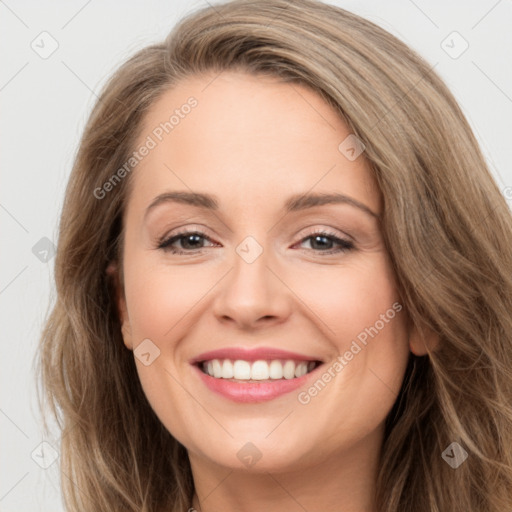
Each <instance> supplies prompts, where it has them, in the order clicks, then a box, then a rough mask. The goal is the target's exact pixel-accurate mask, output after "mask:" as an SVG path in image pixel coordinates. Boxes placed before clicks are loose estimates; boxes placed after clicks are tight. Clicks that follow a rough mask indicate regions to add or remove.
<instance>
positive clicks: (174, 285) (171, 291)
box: [126, 260, 211, 344]
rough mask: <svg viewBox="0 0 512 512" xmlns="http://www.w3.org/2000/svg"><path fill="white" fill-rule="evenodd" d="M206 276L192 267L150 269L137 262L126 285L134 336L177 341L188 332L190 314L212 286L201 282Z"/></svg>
mask: <svg viewBox="0 0 512 512" xmlns="http://www.w3.org/2000/svg"><path fill="white" fill-rule="evenodd" d="M127 266H128V265H127ZM202 274H204V273H199V272H197V270H196V271H194V270H193V269H192V267H191V266H190V267H184V266H183V267H174V268H171V267H170V266H169V267H167V268H166V267H165V266H164V267H162V266H157V265H154V266H147V265H141V264H138V262H137V261H136V260H135V261H134V263H133V265H131V268H130V275H129V278H128V279H127V286H126V299H127V303H128V311H129V317H130V323H131V327H132V332H133V334H134V335H136V336H138V337H139V338H140V337H141V336H142V339H143V338H150V339H151V338H153V337H154V338H155V339H163V338H164V337H166V335H167V336H171V338H174V337H176V334H177V333H179V332H181V331H183V330H184V329H186V328H187V327H188V322H187V314H188V313H190V312H191V311H192V310H193V308H194V307H195V306H197V305H198V304H199V302H200V301H201V298H203V297H204V295H205V293H206V292H207V291H208V289H209V287H211V285H208V282H203V281H202V280H201V275H202ZM171 333H172V335H171ZM168 339H170V338H168ZM139 341H140V340H139ZM135 344H137V338H136V339H135Z"/></svg>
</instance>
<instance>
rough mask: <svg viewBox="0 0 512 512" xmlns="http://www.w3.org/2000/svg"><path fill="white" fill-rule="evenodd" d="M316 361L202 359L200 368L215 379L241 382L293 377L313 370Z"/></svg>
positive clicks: (316, 363) (316, 364)
mask: <svg viewBox="0 0 512 512" xmlns="http://www.w3.org/2000/svg"><path fill="white" fill-rule="evenodd" d="M318 364H320V363H319V362H317V361H294V360H291V359H288V360H282V359H273V360H262V359H259V360H257V361H245V360H243V359H237V360H235V361H232V360H230V359H212V360H209V361H203V362H202V363H201V364H200V368H201V369H202V371H203V372H204V373H206V374H207V375H209V376H210V377H213V378H215V379H232V380H238V381H242V382H244V381H245V382H252V381H265V380H278V379H286V380H290V379H295V378H299V377H302V376H303V375H306V374H307V373H310V372H311V371H313V370H314V369H315V368H316V367H317V366H318Z"/></svg>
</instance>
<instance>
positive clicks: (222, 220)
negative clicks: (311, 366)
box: [110, 72, 426, 512]
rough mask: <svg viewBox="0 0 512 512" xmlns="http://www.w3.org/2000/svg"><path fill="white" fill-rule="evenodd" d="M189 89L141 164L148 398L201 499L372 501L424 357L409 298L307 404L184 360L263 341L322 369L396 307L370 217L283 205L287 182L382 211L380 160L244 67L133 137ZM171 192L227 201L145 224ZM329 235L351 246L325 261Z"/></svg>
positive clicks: (136, 203) (297, 98)
mask: <svg viewBox="0 0 512 512" xmlns="http://www.w3.org/2000/svg"><path fill="white" fill-rule="evenodd" d="M189 96H194V97H195V98H196V99H197V100H198V106H197V107H196V108H195V109H193V110H192V111H191V113H190V114H189V115H188V116H185V117H184V118H183V119H181V120H180V123H179V124H178V125H177V126H176V127H175V128H174V129H173V130H172V132H170V133H169V134H168V135H166V136H165V137H164V138H163V140H162V142H160V143H159V144H158V145H157V146H156V147H155V148H154V149H152V150H151V151H150V152H149V154H148V155H147V156H146V157H145V158H144V159H143V160H142V162H141V163H140V164H138V166H137V167H136V169H135V170H134V171H133V172H134V175H133V176H132V178H133V179H134V183H133V184H134V187H133V189H132V193H131V195H130V197H129V200H128V203H127V206H126V210H125V218H124V223H125V239H124V244H125V245H124V255H123V265H124V267H123V270H124V290H122V293H120V295H119V299H118V306H119V311H120V315H121V319H122V326H123V327H122V331H123V337H124V342H125V345H126V347H127V348H128V349H129V350H134V349H136V348H137V346H138V345H139V344H140V343H141V342H142V340H144V339H147V338H149V339H150V340H151V342H152V343H154V345H156V346H157V347H158V349H159V350H160V355H159V357H157V358H156V359H155V360H154V361H153V362H152V363H151V364H150V365H148V366H145V365H144V364H142V362H141V361H140V360H139V359H138V358H137V357H135V362H136V365H137V371H138V374H139V378H140V381H141V384H142V386H143V389H144V392H145V394H146V396H147V398H148V400H149V402H150V404H151V406H152V407H153V409H154V410H155V412H156V414H157V415H158V417H159V418H160V420H161V421H162V423H163V424H164V425H165V427H166V428H167V429H168V430H169V432H170V433H171V434H172V435H173V436H174V437H175V438H176V439H178V440H179V441H180V442H181V443H182V444H183V445H184V446H185V447H186V448H187V450H188V453H189V458H190V462H191V467H192V472H193V477H194V482H195V488H196V495H195V496H194V501H193V506H194V507H195V508H196V509H197V510H203V511H235V510H236V511H247V512H250V511H261V510H267V511H282V510H287V511H289V512H295V511H297V512H298V511H301V512H303V511H304V510H307V511H310V512H313V511H324V512H325V511H337V512H339V511H344V512H349V511H350V512H355V511H357V512H363V511H368V512H372V511H375V510H376V509H375V504H374V502H373V500H372V493H373V491H374V488H375V479H376V475H377V462H378V456H379V452H380V448H381V445H382V439H383V431H384V421H385V418H386V415H387V414H388V412H389V411H390V409H391V407H392V405H393V403H394V402H395V399H396V397H397V394H398V391H399V389H400V385H401V383H402V380H403V377H404V373H405V369H406V365H407V360H408V357H409V354H410V351H413V352H414V353H415V354H417V355H423V354H425V351H426V343H425V340H420V339H419V336H418V333H417V331H416V330H415V329H414V327H413V328H412V329H409V327H408V326H409V322H408V321H407V316H406V312H405V310H402V311H401V312H400V313H397V314H396V316H395V317H394V318H393V319H392V320H390V321H389V322H388V323H386V324H385V327H384V328H382V329H381V330H380V331H379V333H378V335H376V336H375V337H374V338H369V341H368V344H367V345H366V346H365V348H364V349H363V350H361V351H360V352H359V353H358V354H357V355H356V356H354V358H353V359H352V360H351V361H349V362H348V364H347V365H346V366H345V367H344V368H343V370H342V371H341V372H339V373H337V374H336V377H335V378H333V379H332V380H331V382H329V383H328V385H326V386H325V388H324V389H323V390H322V391H321V392H320V393H318V395H317V396H316V397H314V398H313V399H311V401H310V402H309V403H308V404H301V403H299V401H298V399H297V395H298V393H299V392H300V391H301V390H299V391H294V392H292V393H288V394H285V395H283V396H281V397H278V398H276V399H274V400H271V401H269V402H263V403H257V404H254V403H252V404H239V403H236V402H233V401H230V400H228V399H227V398H224V397H222V396H220V395H217V394H215V393H213V392H212V391H210V390H209V389H208V388H207V387H206V386H205V385H204V384H203V383H202V382H201V380H200V379H199V378H198V376H197V375H196V372H195V371H194V369H193V367H192V366H191V365H190V363H189V361H190V360H191V359H192V358H193V357H195V356H197V355H198V354H200V353H201V352H204V351H206V350H213V349H217V348H224V347H234V346H243V347H251V348H253V347H262V346H265V347H278V348H282V349H284V350H291V351H294V352H299V353H303V354H307V355H311V356H314V357H315V358H317V359H321V360H323V361H325V362H326V363H325V364H326V367H328V366H330V365H331V363H332V362H333V361H335V360H336V358H337V357H338V356H343V354H345V352H346V351H347V350H349V348H350V345H351V343H352V341H353V340H354V339H356V337H357V335H358V334H359V333H361V332H362V331H364V329H365V328H366V327H369V326H373V325H374V324H375V322H376V321H377V320H378V319H379V318H380V315H381V314H384V313H385V312H386V311H387V310H388V309H389V308H391V307H392V305H393V303H395V302H400V298H399V296H398V293H397V289H396V284H395V277H394V275H393V273H392V271H391V266H390V261H389V257H388V254H387V252H386V250H385V246H384V241H383V237H382V234H381V230H380V228H379V221H378V219H377V217H374V216H372V215H369V214H367V213H365V212H364V211H363V210H361V209H358V208H357V207H354V206H351V205H349V204H334V205H322V206H317V207H314V208H311V209H308V210H305V211H300V212H295V213H288V214H286V215H284V214H283V212H282V207H283V204H284V201H285V199H286V198H288V196H289V195H291V194H295V193H306V192H327V193H330V192H339V193H342V194H345V195H347V196H350V197H351V198H353V199H355V200H357V201H359V202H361V203H363V204H364V205H366V206H367V207H368V208H369V209H370V210H372V211H373V212H374V213H375V214H376V215H377V216H378V215H379V214H380V213H381V211H382V199H381V197H380V193H379V190H378V188H377V186H376V183H375V181H374V178H373V176H372V173H371V170H370V167H369V164H368V162H367V160H366V159H365V157H364V153H363V154H362V155H361V156H359V157H358V158H357V159H355V160H354V161H350V160H349V159H347V158H346V157H345V155H344V154H342V153H341V152H340V151H339V150H338V146H339V144H340V143H341V142H342V141H343V140H344V139H345V138H346V137H347V136H348V135H349V134H350V130H349V129H348V127H347V126H346V125H345V123H344V122H343V121H342V120H341V119H340V118H339V117H338V115H337V114H336V112H335V111H334V110H333V109H332V108H331V107H330V106H329V105H328V104H327V103H325V102H324V100H323V99H322V98H321V97H320V96H318V95H317V94H316V93H315V92H313V91H311V90H309V89H307V88H305V87H303V86H299V85H296V84H293V85H291V84H283V83H280V82H278V81H277V80H276V79H273V78H269V77H265V78H262V77H255V76H252V75H249V74H245V73H241V72H223V73H222V74H220V75H218V76H217V75H214V74H209V75H202V76H194V77H192V78H189V79H187V80H186V81H182V82H180V83H179V84H178V85H177V86H176V87H174V88H173V89H172V90H169V91H167V92H166V93H165V94H164V95H163V96H162V97H161V98H160V99H159V100H158V101H157V102H156V103H155V104H154V105H153V106H152V108H151V109H150V111H149V112H148V113H147V115H146V118H145V120H144V126H143V130H142V132H141V136H140V142H141V143H142V142H143V141H144V140H145V139H146V137H147V136H148V134H151V132H152V130H153V129H154V128H155V127H156V126H158V125H159V124H160V123H161V122H163V121H164V120H166V119H168V117H169V112H172V111H173V110H174V109H176V108H179V107H180V105H183V104H184V103H185V102H186V100H187V98H188V97H189ZM171 190H184V191H197V192H204V193H209V194H214V195H216V196H217V197H218V200H219V204H220V208H219V210H217V211H215V212H212V211H207V210H204V209H200V208H197V207H194V206H190V205H184V204H178V203H171V202H169V203H163V204H160V205H159V206H157V207H155V208H153V209H152V210H151V211H150V213H149V214H148V215H147V217H146V218H144V213H145V210H146V208H147V207H148V205H149V204H150V203H151V202H152V201H153V200H154V198H155V197H156V196H158V195H159V194H161V193H163V192H166V191H171ZM184 228H186V229H187V230H189V231H194V230H197V229H200V230H201V231H203V232H204V233H205V235H206V237H207V238H200V239H199V241H196V242H195V245H194V241H192V244H190V245H187V241H190V238H187V237H184V238H182V239H181V241H179V240H178V241H177V242H175V243H174V247H175V248H176V249H178V250H181V251H188V253H187V254H184V255H183V254H181V255H180V254H177V255H173V254H171V253H170V252H168V251H167V252H166V251H165V250H163V249H159V248H157V245H158V242H157V240H158V239H159V238H161V237H164V236H166V235H168V236H167V237H166V238H169V237H170V236H171V235H173V234H175V233H177V232H178V231H179V230H181V229H184ZM324 229H328V230H329V231H331V232H333V233H335V236H337V237H339V238H342V239H349V240H352V241H353V243H354V246H355V248H354V249H352V250H349V251H344V252H338V253H334V254H329V255H326V254H325V252H329V251H333V250H336V249H337V248H339V246H338V245H337V244H336V243H335V242H330V243H329V240H327V241H325V240H324V245H322V244H321V242H322V240H320V243H319V244H316V245H315V240H314V238H313V239H312V238H307V237H308V236H311V234H312V233H315V232H316V231H322V230H324ZM247 236H252V237H253V238H254V239H255V240H256V241H257V243H258V244H259V245H260V246H261V248H263V253H262V254H261V255H260V256H259V257H258V258H257V259H256V260H255V261H254V262H252V263H250V264H249V263H247V262H246V261H245V260H244V259H243V258H241V257H240V256H239V255H238V253H237V252H236V248H237V246H238V245H239V244H240V242H241V241H242V240H244V239H245V238H246V237H247ZM325 244H327V247H326V245H325ZM322 251H323V252H322ZM117 270H118V269H117V267H116V266H115V265H112V266H111V268H110V271H112V272H116V271H117ZM248 442H251V443H252V444H253V445H254V446H256V447H257V450H259V452H260V454H261V458H260V459H259V460H258V461H257V462H256V463H255V464H254V465H252V466H250V467H246V466H245V465H244V464H243V463H242V462H241V461H240V459H239V458H238V457H237V453H238V452H239V450H240V449H241V448H242V447H243V446H244V445H245V444H246V443H248Z"/></svg>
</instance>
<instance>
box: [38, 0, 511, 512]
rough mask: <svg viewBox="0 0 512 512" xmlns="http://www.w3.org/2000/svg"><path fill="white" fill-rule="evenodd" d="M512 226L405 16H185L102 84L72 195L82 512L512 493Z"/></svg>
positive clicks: (67, 301) (453, 501)
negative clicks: (391, 21)
mask: <svg viewBox="0 0 512 512" xmlns="http://www.w3.org/2000/svg"><path fill="white" fill-rule="evenodd" d="M511 240H512V219H511V215H510V212H509V210H508V208H507V205H506V202H505V200H504V199H503V197H502V195H501V194H500V191H499V189H498V188H497V186H496V184H495V183H494V181H493V179H492V177H491V175H490V173H489V171H488V169H487V167H486V164H485V162H484V159H483V157H482V154H481V152H480V150H479V148H478V144H477V142H476V140H475V138H474V136H473V134H472V132H471V130H470V128H469V126H468V123H467V122H466V120H465V118H464V116H463V114H462V112H461V110H460V109H459V107H458V105H457V104H456V102H455V100H454V98H453V96H452V95H451V93H450V92H449V91H448V90H447V88H446V86H445V85H444V84H443V83H442V81H441V80H440V78H439V77H438V76H437V75H436V74H435V73H434V71H433V70H432V69H431V68H430V67H429V66H428V65H427V64H426V63H425V62H424V61H423V60H422V59H421V58H420V57H419V56H418V55H416V54H415V53H414V52H412V51H411V50H410V49H409V48H407V47H406V46H405V45H404V44H403V43H401V42H400V41H398V40H397V39H396V38H395V37H393V36H392V35H390V34H389V33H387V32H385V31H384V30H383V29H381V28H379V27H377V26H376V25H374V24H372V23H370V22H368V21H366V20H364V19H362V18H360V17H358V16H356V15H354V14H351V13H349V12H347V11H344V10H342V9H339V8H336V7H334V6H330V5H326V4H322V3H320V2H316V1H312V0H298V1H295V2H287V1H284V0H264V1H261V2H257V3H255V4H254V3H251V2H250V1H247V0H235V1H232V2H229V3H226V4H223V5H216V6H215V7H208V8H205V9H203V10H201V11H198V12H196V13H194V14H192V15H190V16H188V17H187V18H186V19H184V20H182V22H181V23H179V25H178V26H177V27H175V29H174V30H173V31H172V32H171V34H170V35H169V37H168V38H167V39H166V40H165V41H164V42H163V43H161V44H157V45H153V46H150V47H148V48H146V49H143V50H142V51H140V52H138V53H137V54H136V55H135V56H134V57H132V58H131V59H130V60H129V61H128V62H126V63H125V64H124V65H123V66H122V67H121V68H120V69H119V70H118V71H117V72H116V73H115V74H114V76H113V77H112V78H111V80H110V81H109V83H108V84H107V85H106V87H105V89H104V91H103V93H102V94H101V96H100V99H99V101H98V103H97V105H96V106H95V108H94V110H93V112H92V114H91V117H90V119H89V122H88V124H87V126H86V129H85V133H84V135H83V139H82V141H81V145H80V149H79V153H78V155H77V158H76V162H75V165H74V168H73V171H72V173H71V176H70V181H69V185H68V189H67V191H66V198H65V204H64V208H63V212H62V218H61V224H60V237H59V244H58V252H57V256H56V267H55V278H56V286H57V292H58V301H57V303H56V304H55V306H54V308H53V311H52V313H51V316H50V317H49V319H48V322H47V325H46V328H45V331H44V333H43V336H42V341H41V369H42V378H43V382H44V385H45V389H46V392H47V397H48V398H49V402H50V405H51V406H52V410H53V414H54V415H55V416H56V417H57V419H58V420H59V422H60V426H61V428H62V446H61V469H62V474H63V478H62V487H63V491H64V497H65V502H66V505H67V507H68V509H69V510H72V511H78V510H80V511H89V510H90V511H92V510H132V511H140V510H143V511H164V510H172V511H186V510H189V509H191V510H202V511H205V512H207V511H220V510H222V511H228V510H246V511H253V510H289V511H290V510H308V511H314V510H332V511H334V510H336V511H338V510H343V511H356V510H357V511H363V510H364V511H368V512H376V511H379V512H399V511H404V512H405V511H410V510H414V511H425V512H426V511H445V510H450V511H458V510H460V511H462V510H464V511H469V510H471V511H480V510H482V511H483V510H485V511H488V512H489V511H493V512H494V511H495V512H498V511H500V512H501V511H503V510H507V509H510V508H511V506H512V499H511V493H510V489H511V488H512V450H511V448H510V447H511V446H512V411H511V397H512V373H511V370H510V368H511V367H512V343H511V341H512V334H511V333H512V281H511V279H512V278H511V275H512V274H511V269H512V251H511V244H510V241H511ZM326 243H327V246H325V244H326ZM196 244H198V245H196Z"/></svg>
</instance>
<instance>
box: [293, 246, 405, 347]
mask: <svg viewBox="0 0 512 512" xmlns="http://www.w3.org/2000/svg"><path fill="white" fill-rule="evenodd" d="M289 279H292V276H291V275H290V276H289ZM292 282H294V292H295V293H296V294H297V296H298V297H300V298H301V300H302V301H303V302H304V303H305V304H306V305H307V306H308V308H309V311H310V313H309V316H311V315H312V314H311V312H313V313H314V315H313V316H315V317H316V318H317V319H316V321H315V323H316V324H317V325H319V326H321V327H322V329H323V331H324V334H325V336H326V337H327V338H329V339H337V340H340V341H343V340H349V339H352V338H356V337H357V336H358V335H359V334H360V333H362V332H364V329H365V328H367V327H370V326H372V325H374V324H375V322H377V321H379V319H380V318H381V317H380V315H382V314H384V315H385V314H386V312H387V311H388V310H389V309H390V308H392V306H393V304H394V303H396V302H398V300H399V298H398V294H397V292H396V286H395V281H394V277H393V275H392V273H391V272H390V270H389V266H388V264H387V261H386V259H385V258H384V256H383V255H382V254H380V253H379V254H375V255H372V256H371V257H368V258H366V260H364V261H359V262H357V263H354V264H347V265H344V266H330V267H324V268H322V269H319V270H318V271H316V272H309V273H303V274H301V275H300V278H298V276H296V277H293V281H292ZM306 310H307V309H306ZM393 316H394V315H393ZM319 320H320V321H319Z"/></svg>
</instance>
